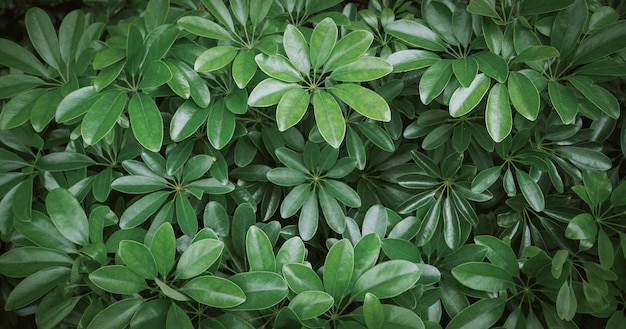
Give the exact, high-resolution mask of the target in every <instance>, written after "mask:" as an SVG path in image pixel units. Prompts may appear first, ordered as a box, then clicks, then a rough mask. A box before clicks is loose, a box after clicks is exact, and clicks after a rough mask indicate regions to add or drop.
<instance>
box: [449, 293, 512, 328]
mask: <svg viewBox="0 0 626 329" xmlns="http://www.w3.org/2000/svg"><path fill="white" fill-rule="evenodd" d="M505 304H506V303H505V301H503V300H501V299H499V298H485V299H481V300H479V301H477V302H476V303H474V304H472V305H470V306H469V307H467V308H465V309H464V310H463V311H461V312H460V313H459V314H457V315H456V316H455V317H454V318H452V320H451V321H450V323H449V324H448V326H447V327H446V328H447V329H461V328H463V329H480V328H491V327H492V326H493V325H494V324H495V323H496V322H497V321H498V320H499V319H500V317H502V313H503V312H504V306H505Z"/></svg>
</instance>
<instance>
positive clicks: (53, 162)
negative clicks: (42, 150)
mask: <svg viewBox="0 0 626 329" xmlns="http://www.w3.org/2000/svg"><path fill="white" fill-rule="evenodd" d="M95 164H96V162H95V161H94V160H93V159H92V158H90V157H89V156H87V155H84V154H82V153H74V152H54V153H50V154H46V155H44V156H42V157H41V158H39V161H37V168H38V169H39V170H45V171H50V172H58V171H68V170H74V169H82V168H86V167H89V166H90V165H95Z"/></svg>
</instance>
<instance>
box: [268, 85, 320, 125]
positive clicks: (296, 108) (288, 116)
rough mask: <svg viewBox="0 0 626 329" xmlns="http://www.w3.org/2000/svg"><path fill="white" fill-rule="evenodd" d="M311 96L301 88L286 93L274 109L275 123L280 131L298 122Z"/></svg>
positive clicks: (306, 108)
mask: <svg viewBox="0 0 626 329" xmlns="http://www.w3.org/2000/svg"><path fill="white" fill-rule="evenodd" d="M310 100H311V95H310V94H309V92H308V91H307V90H305V89H303V88H294V89H290V90H289V91H287V92H286V93H285V94H284V95H283V96H282V98H281V99H280V101H279V103H278V106H277V107H276V123H277V124H278V129H279V130H280V131H285V130H287V129H289V128H291V127H293V126H294V125H295V124H297V123H298V122H300V120H302V118H303V117H304V115H305V114H306V111H307V110H308V108H309V102H310Z"/></svg>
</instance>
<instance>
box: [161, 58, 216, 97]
mask: <svg viewBox="0 0 626 329" xmlns="http://www.w3.org/2000/svg"><path fill="white" fill-rule="evenodd" d="M174 65H175V66H176V67H177V68H178V70H179V71H180V73H182V75H183V77H184V79H186V80H187V82H188V84H189V94H190V96H191V98H192V99H193V101H194V102H196V104H198V106H200V107H203V108H204V107H207V106H209V103H210V102H211V93H210V91H209V87H208V86H207V83H206V80H204V79H202V78H201V77H200V75H198V73H197V72H196V71H194V70H193V69H191V67H189V66H188V65H187V64H185V63H183V62H180V61H176V62H174ZM170 70H172V68H171V66H170ZM172 74H174V71H173V70H172ZM183 77H181V78H183ZM172 80H173V79H172ZM172 80H170V82H171V81H172Z"/></svg>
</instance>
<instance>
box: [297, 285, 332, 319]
mask: <svg viewBox="0 0 626 329" xmlns="http://www.w3.org/2000/svg"><path fill="white" fill-rule="evenodd" d="M333 303H334V300H333V297H332V296H331V295H329V294H327V293H325V292H323V291H315V290H309V291H304V292H301V293H299V294H297V295H296V296H295V297H294V298H293V299H291V302H290V303H289V306H288V307H289V308H290V309H291V310H292V311H293V312H294V313H295V314H296V315H297V316H298V318H299V319H300V320H307V319H312V318H314V317H317V316H320V315H322V314H324V312H326V311H328V310H329V309H330V307H331V306H333Z"/></svg>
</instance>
